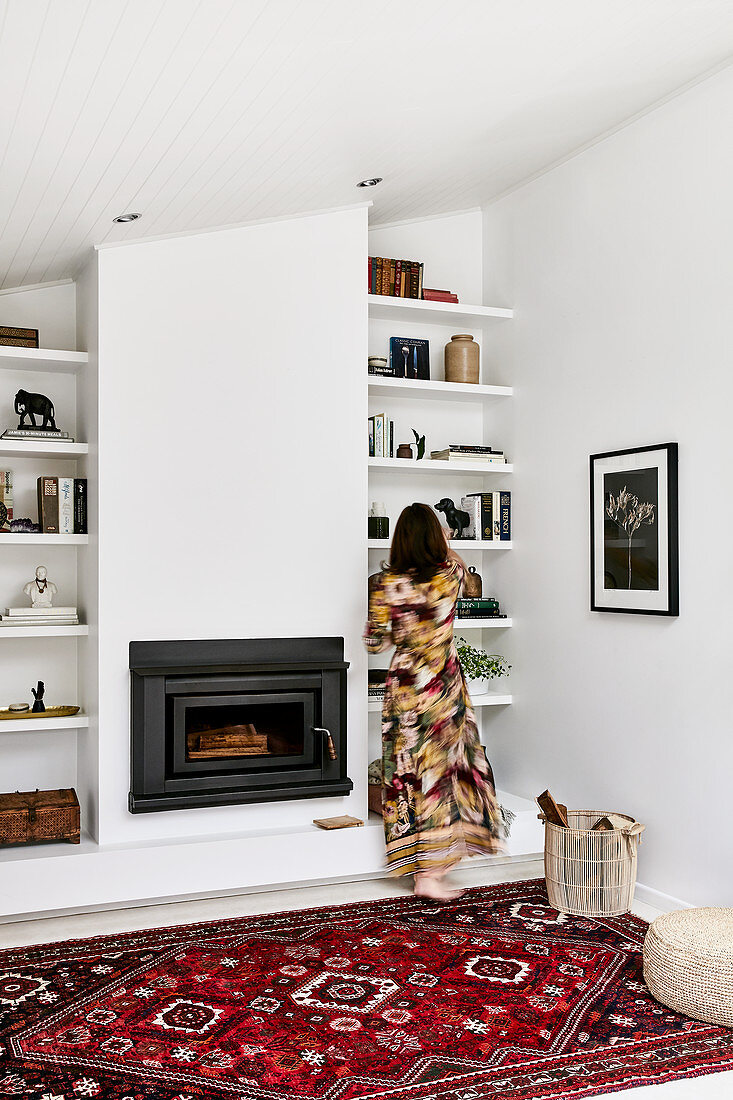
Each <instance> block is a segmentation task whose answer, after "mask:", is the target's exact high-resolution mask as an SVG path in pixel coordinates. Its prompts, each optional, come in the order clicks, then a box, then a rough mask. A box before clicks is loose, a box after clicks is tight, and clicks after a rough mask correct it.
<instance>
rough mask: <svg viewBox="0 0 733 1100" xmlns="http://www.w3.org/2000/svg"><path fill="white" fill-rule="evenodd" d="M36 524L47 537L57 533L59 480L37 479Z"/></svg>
mask: <svg viewBox="0 0 733 1100" xmlns="http://www.w3.org/2000/svg"><path fill="white" fill-rule="evenodd" d="M37 486H38V524H39V526H40V528H41V531H42V532H43V533H44V534H47V535H57V534H58V533H59V479H58V478H57V477H39V478H38V482H37Z"/></svg>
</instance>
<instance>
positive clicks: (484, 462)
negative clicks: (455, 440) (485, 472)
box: [430, 447, 506, 466]
mask: <svg viewBox="0 0 733 1100" xmlns="http://www.w3.org/2000/svg"><path fill="white" fill-rule="evenodd" d="M430 457H431V458H432V459H433V461H435V462H466V463H472V464H474V465H476V466H504V465H506V459H505V458H504V456H503V455H482V454H470V453H466V454H460V453H458V452H457V451H449V450H448V448H447V447H446V448H445V449H444V450H442V451H431V452H430Z"/></svg>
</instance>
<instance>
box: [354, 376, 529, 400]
mask: <svg viewBox="0 0 733 1100" xmlns="http://www.w3.org/2000/svg"><path fill="white" fill-rule="evenodd" d="M513 392H514V391H513V389H512V387H511V386H481V385H474V384H473V383H471V382H437V381H430V382H426V381H423V380H421V379H415V378H384V377H380V376H377V375H370V376H369V395H370V396H374V397H416V398H419V399H420V400H423V399H428V400H431V401H448V400H450V401H453V400H456V399H457V400H459V401H465V402H471V401H473V402H478V401H486V400H489V399H491V398H494V397H511V396H512V394H513Z"/></svg>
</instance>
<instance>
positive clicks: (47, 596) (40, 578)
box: [23, 565, 58, 607]
mask: <svg viewBox="0 0 733 1100" xmlns="http://www.w3.org/2000/svg"><path fill="white" fill-rule="evenodd" d="M23 591H24V592H25V594H26V596H30V600H31V603H32V604H33V606H34V607H53V598H54V596H55V595H56V593H57V592H58V588H57V587H56V585H55V584H54V583H53V581H50V580H49V579H48V572H47V570H46V566H45V565H39V566H38V568H37V569H36V575H35V577H34V578H33V580H32V581H28V584H26V585H24V587H23Z"/></svg>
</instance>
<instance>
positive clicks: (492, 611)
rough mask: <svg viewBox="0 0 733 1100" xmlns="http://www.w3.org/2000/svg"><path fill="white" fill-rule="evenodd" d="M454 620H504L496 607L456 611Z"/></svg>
mask: <svg viewBox="0 0 733 1100" xmlns="http://www.w3.org/2000/svg"><path fill="white" fill-rule="evenodd" d="M456 619H506V615H502V613H501V611H500V610H499V609H498V608H497V607H485V608H483V609H479V610H476V611H456Z"/></svg>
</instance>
